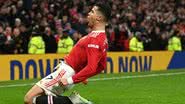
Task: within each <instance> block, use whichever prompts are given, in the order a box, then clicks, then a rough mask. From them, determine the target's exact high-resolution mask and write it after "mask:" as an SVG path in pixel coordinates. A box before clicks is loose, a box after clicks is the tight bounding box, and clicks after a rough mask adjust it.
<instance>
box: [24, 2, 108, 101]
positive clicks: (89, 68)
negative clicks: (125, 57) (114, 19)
mask: <svg viewBox="0 0 185 104" xmlns="http://www.w3.org/2000/svg"><path fill="white" fill-rule="evenodd" d="M110 12H111V8H110V6H109V5H107V4H96V5H95V6H93V8H92V10H91V11H90V12H89V13H88V16H87V20H88V25H89V26H90V27H91V29H92V32H90V33H89V34H88V35H87V36H85V37H83V38H81V39H80V40H79V41H78V43H77V44H76V45H75V46H74V47H73V49H72V50H71V52H70V53H69V55H67V56H65V57H64V61H62V62H61V63H60V64H59V65H58V67H57V70H56V71H55V72H53V73H51V74H50V75H48V76H46V77H45V78H43V79H42V80H40V81H39V82H37V83H36V85H34V86H33V87H32V88H31V89H30V90H29V91H28V93H27V94H26V95H25V98H24V103H25V104H32V103H33V99H34V97H37V96H40V95H43V94H44V95H48V96H54V97H57V96H58V95H60V94H62V93H63V92H64V91H66V90H68V89H70V88H71V87H72V86H73V85H74V84H77V83H80V82H83V81H85V80H86V79H88V78H89V77H92V76H94V75H96V74H98V73H100V72H101V71H102V70H104V69H105V68H106V56H107V54H106V49H107V47H108V43H107V38H106V34H105V25H106V24H107V22H108V19H109V17H110ZM50 100H51V99H50ZM70 100H71V99H70ZM71 101H72V103H75V101H73V99H72V100H71ZM56 102H57V101H56ZM57 104H58V103H57ZM61 104H62V103H61Z"/></svg>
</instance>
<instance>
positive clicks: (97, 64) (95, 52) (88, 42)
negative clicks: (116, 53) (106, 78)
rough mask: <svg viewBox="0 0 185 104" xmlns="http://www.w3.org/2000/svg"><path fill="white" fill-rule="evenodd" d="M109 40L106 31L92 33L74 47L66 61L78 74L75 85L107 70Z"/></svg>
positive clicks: (75, 77) (74, 80)
mask: <svg viewBox="0 0 185 104" xmlns="http://www.w3.org/2000/svg"><path fill="white" fill-rule="evenodd" d="M107 48H108V43H107V38H106V34H105V31H92V32H91V33H89V34H88V35H87V36H84V37H82V38H81V39H80V40H79V41H78V43H77V44H76V45H75V46H74V47H73V49H72V50H71V52H70V53H69V55H67V56H66V57H65V61H66V62H67V64H68V65H70V66H71V67H72V68H73V69H74V70H75V72H76V74H75V75H74V76H72V80H73V83H78V82H81V81H84V80H86V79H87V78H89V77H91V76H93V75H96V74H98V73H100V72H101V71H102V70H104V69H105V68H106V56H107V53H106V51H107Z"/></svg>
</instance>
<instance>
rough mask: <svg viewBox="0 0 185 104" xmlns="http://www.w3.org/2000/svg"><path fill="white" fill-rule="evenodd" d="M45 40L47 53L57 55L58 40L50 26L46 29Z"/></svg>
mask: <svg viewBox="0 0 185 104" xmlns="http://www.w3.org/2000/svg"><path fill="white" fill-rule="evenodd" d="M43 40H44V43H45V53H56V51H57V43H56V39H55V37H54V34H53V33H52V30H51V28H50V27H49V26H48V27H45V31H44V35H43Z"/></svg>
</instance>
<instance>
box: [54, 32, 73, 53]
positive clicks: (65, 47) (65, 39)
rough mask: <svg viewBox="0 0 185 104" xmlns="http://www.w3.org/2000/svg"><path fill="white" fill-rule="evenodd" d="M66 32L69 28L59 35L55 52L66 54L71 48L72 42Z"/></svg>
mask: <svg viewBox="0 0 185 104" xmlns="http://www.w3.org/2000/svg"><path fill="white" fill-rule="evenodd" d="M68 33H69V30H65V31H63V34H62V36H61V37H60V39H59V42H58V48H57V53H63V54H67V53H69V52H70V51H71V49H72V48H73V45H74V43H73V40H72V39H71V37H70V36H69V34H68Z"/></svg>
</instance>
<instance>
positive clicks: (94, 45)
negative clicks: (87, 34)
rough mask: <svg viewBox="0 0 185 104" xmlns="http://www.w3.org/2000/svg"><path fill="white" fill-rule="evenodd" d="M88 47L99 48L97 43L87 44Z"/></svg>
mask: <svg viewBox="0 0 185 104" xmlns="http://www.w3.org/2000/svg"><path fill="white" fill-rule="evenodd" d="M88 47H90V48H97V49H99V45H96V44H88Z"/></svg>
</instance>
